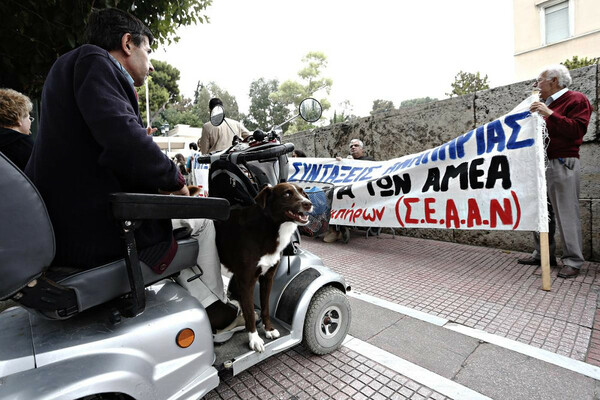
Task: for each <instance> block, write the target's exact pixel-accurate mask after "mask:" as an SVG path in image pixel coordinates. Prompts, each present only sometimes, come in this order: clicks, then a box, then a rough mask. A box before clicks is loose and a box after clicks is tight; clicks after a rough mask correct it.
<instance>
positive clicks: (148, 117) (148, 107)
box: [145, 79, 150, 127]
mask: <svg viewBox="0 0 600 400" xmlns="http://www.w3.org/2000/svg"><path fill="white" fill-rule="evenodd" d="M145 83H146V121H147V123H148V125H147V126H148V127H150V99H149V98H148V79H146V82H145Z"/></svg>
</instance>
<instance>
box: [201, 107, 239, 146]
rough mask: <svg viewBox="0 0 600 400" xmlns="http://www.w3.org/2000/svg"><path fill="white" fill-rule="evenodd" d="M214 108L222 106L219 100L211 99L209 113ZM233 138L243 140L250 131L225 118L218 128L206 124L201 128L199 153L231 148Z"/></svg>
mask: <svg viewBox="0 0 600 400" xmlns="http://www.w3.org/2000/svg"><path fill="white" fill-rule="evenodd" d="M216 106H223V102H222V101H221V99H219V98H216V97H215V98H212V99H210V101H209V102H208V108H209V109H210V111H212V110H213V108H215V107H216ZM234 136H238V137H240V138H242V139H243V138H245V137H247V136H250V131H249V130H248V129H246V127H245V126H244V125H243V124H242V123H241V122H238V121H236V120H233V119H229V118H225V121H223V123H222V124H221V125H219V126H214V125H213V124H211V123H210V121H209V122H206V123H205V124H204V125H203V126H202V136H201V137H200V151H201V152H202V154H208V153H212V152H213V151H221V150H225V149H228V148H229V147H231V144H232V142H233V138H234Z"/></svg>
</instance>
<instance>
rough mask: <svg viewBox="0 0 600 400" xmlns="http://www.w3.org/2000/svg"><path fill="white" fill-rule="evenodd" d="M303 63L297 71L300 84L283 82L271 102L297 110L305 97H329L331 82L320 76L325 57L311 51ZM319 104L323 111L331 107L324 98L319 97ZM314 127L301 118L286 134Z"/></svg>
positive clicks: (289, 81)
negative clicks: (321, 94)
mask: <svg viewBox="0 0 600 400" xmlns="http://www.w3.org/2000/svg"><path fill="white" fill-rule="evenodd" d="M302 62H303V63H304V65H303V67H302V69H301V70H300V71H298V76H299V77H300V82H298V81H292V80H287V81H285V82H283V83H282V84H281V85H280V86H279V89H278V90H277V92H275V93H273V94H271V96H270V97H271V99H272V100H273V101H276V102H279V103H282V104H285V105H286V106H288V107H293V108H294V109H295V110H298V106H299V105H300V102H301V101H302V100H303V99H305V98H307V97H314V98H317V97H320V95H319V93H323V92H324V93H325V94H326V95H329V93H330V92H331V86H332V85H333V80H332V79H331V78H324V77H322V76H321V74H322V73H323V70H324V69H325V68H326V67H327V56H326V55H325V54H324V53H322V52H318V51H311V52H309V53H307V54H306V55H305V56H304V57H303V58H302ZM317 100H319V102H320V103H321V106H322V107H323V110H327V109H329V108H330V107H331V104H330V103H329V101H328V100H327V98H326V97H321V98H320V99H317ZM313 126H314V125H312V124H310V123H308V122H306V121H304V120H303V119H301V118H297V119H295V120H294V122H293V123H292V124H290V126H289V127H288V130H287V133H294V132H299V131H303V130H306V129H310V128H312V127H313Z"/></svg>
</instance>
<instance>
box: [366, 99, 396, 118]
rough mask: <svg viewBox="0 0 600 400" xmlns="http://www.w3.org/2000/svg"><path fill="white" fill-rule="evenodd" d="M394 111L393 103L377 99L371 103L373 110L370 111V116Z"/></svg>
mask: <svg viewBox="0 0 600 400" xmlns="http://www.w3.org/2000/svg"><path fill="white" fill-rule="evenodd" d="M392 110H395V107H394V102H393V101H391V100H381V99H377V100H374V101H373V108H372V109H371V115H375V114H378V113H382V112H386V111H392Z"/></svg>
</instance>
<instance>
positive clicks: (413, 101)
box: [400, 97, 438, 107]
mask: <svg viewBox="0 0 600 400" xmlns="http://www.w3.org/2000/svg"><path fill="white" fill-rule="evenodd" d="M433 101H438V99H436V98H435V97H417V98H416V99H408V100H404V101H403V102H401V103H400V107H412V106H416V105H419V104H425V103H431V102H433Z"/></svg>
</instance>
